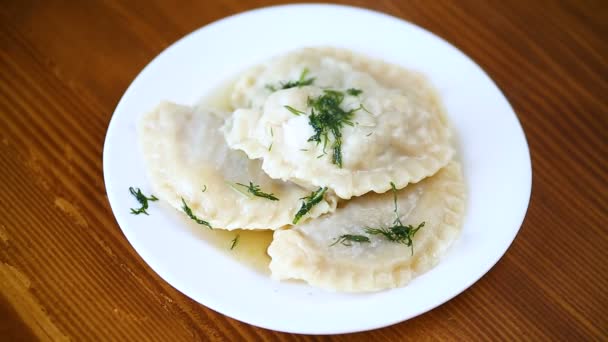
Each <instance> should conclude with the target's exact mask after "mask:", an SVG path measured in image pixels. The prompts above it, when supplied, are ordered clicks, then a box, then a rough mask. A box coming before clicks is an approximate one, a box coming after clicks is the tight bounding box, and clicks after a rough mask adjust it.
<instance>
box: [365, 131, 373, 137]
mask: <svg viewBox="0 0 608 342" xmlns="http://www.w3.org/2000/svg"><path fill="white" fill-rule="evenodd" d="M372 133H373V132H369V133H367V134H366V135H365V136H366V137H369V136H370V135H372Z"/></svg>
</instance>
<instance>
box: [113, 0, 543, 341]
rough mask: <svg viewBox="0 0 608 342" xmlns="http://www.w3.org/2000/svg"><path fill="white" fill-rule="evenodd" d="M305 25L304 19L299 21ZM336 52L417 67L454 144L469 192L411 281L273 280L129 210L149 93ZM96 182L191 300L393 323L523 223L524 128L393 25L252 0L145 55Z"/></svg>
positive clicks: (463, 280)
mask: <svg viewBox="0 0 608 342" xmlns="http://www.w3.org/2000/svg"><path fill="white" fill-rule="evenodd" d="M298 23H306V25H305V26H304V25H302V24H298ZM321 45H330V46H336V47H344V48H348V49H351V50H354V51H357V52H361V53H364V54H367V55H369V56H371V57H377V58H381V59H384V60H385V61H388V62H392V63H396V64H400V65H402V66H405V67H407V68H411V69H414V70H418V71H422V72H424V73H425V74H427V75H428V76H429V77H430V79H431V81H432V83H433V84H434V85H435V86H436V87H437V88H438V90H439V92H440V94H441V96H442V98H443V101H444V104H445V107H446V109H447V112H448V116H449V118H450V119H451V122H452V124H453V126H454V129H455V131H456V134H457V137H458V141H459V144H460V157H461V160H462V162H463V166H464V173H465V179H466V182H467V188H468V203H467V214H466V218H465V222H464V226H463V231H462V235H461V237H460V239H459V240H458V241H457V242H456V243H455V244H454V245H453V247H452V248H451V249H450V250H449V251H448V253H447V255H445V257H444V258H443V259H442V261H441V262H440V263H439V265H438V266H437V267H435V268H434V269H432V270H431V271H429V272H427V273H426V274H423V275H421V276H420V277H418V278H416V279H414V280H413V281H412V282H411V283H410V285H408V286H407V287H404V288H398V289H394V290H390V291H382V292H378V293H371V294H342V293H330V292H325V291H322V290H319V289H315V288H313V287H310V286H308V285H306V284H303V283H297V282H277V281H274V280H272V279H270V278H269V277H268V276H265V275H262V274H259V273H257V272H255V271H254V270H252V269H249V268H247V267H245V266H243V265H242V264H240V263H238V262H237V261H235V260H234V259H233V258H230V257H229V256H226V255H225V254H224V253H221V252H219V251H218V250H217V249H215V248H214V247H212V246H210V245H209V244H208V243H207V242H206V241H204V240H202V239H200V238H198V237H196V236H195V235H194V234H193V232H192V230H190V229H188V228H187V227H185V226H184V224H183V221H181V220H180V219H179V217H178V216H179V215H176V214H175V213H176V211H175V210H173V209H171V208H169V207H168V206H163V205H159V204H156V203H154V204H153V205H152V208H151V210H150V213H151V215H150V216H144V215H139V216H135V215H131V214H130V212H129V208H131V207H134V206H136V203H135V201H134V199H133V198H132V196H131V195H130V194H129V191H128V188H129V187H130V186H136V187H141V188H142V190H143V191H144V193H150V190H151V188H150V185H149V183H148V182H147V180H146V177H145V176H144V175H145V174H146V171H145V169H144V164H143V160H142V157H141V155H140V153H139V149H138V146H137V139H136V133H135V123H136V120H137V118H138V117H139V116H140V114H142V113H144V112H146V111H149V110H151V109H152V108H153V107H154V106H155V105H156V104H157V103H158V102H159V101H160V100H162V99H167V100H171V101H174V102H178V103H182V104H194V103H196V101H197V100H198V99H199V98H200V97H201V96H202V95H204V94H206V93H209V92H210V91H212V90H213V89H214V88H215V87H217V86H219V85H221V84H222V83H223V82H224V81H226V80H227V79H229V78H231V77H233V76H234V75H235V74H236V73H238V72H239V71H242V70H244V69H246V68H247V67H249V66H252V65H255V64H256V63H258V62H261V61H264V60H265V59H267V58H269V57H272V56H275V55H277V54H281V53H284V52H287V51H289V50H292V49H296V48H300V47H305V46H321ZM103 158H104V159H103V164H104V177H105V183H106V189H107V192H108V199H109V200H110V205H111V206H112V210H113V211H114V215H115V216H116V220H117V221H118V224H119V225H120V227H121V228H122V230H123V232H124V234H125V236H126V237H127V239H129V242H130V243H131V244H132V245H133V247H134V248H135V250H136V251H137V252H138V253H139V254H140V255H141V257H142V258H143V259H144V260H145V261H146V262H147V263H148V265H150V267H151V268H152V269H153V270H154V271H156V272H157V273H158V274H159V275H160V276H161V277H162V278H163V279H165V280H166V281H167V282H168V283H169V284H171V285H172V286H174V287H175V288H176V289H178V290H179V291H181V292H182V293H184V294H186V295H187V296H189V297H191V298H193V299H194V300H196V301H198V302H199V303H201V304H203V305H205V306H207V307H209V308H211V309H213V310H216V311H218V312H220V313H223V314H225V315H227V316H230V317H232V318H235V319H237V320H240V321H243V322H246V323H249V324H253V325H256V326H260V327H264V328H268V329H273V330H279V331H285V332H294V333H311V334H333V333H346V332H355V331H363V330H369V329H374V328H379V327H383V326H387V325H390V324H394V323H398V322H401V321H404V320H407V319H409V318H412V317H414V316H416V315H419V314H421V313H424V312H426V311H428V310H431V309H433V308H435V307H437V306H438V305H441V304H442V303H444V302H446V301H447V300H449V299H451V298H453V297H454V296H456V295H458V294H459V293H461V292H462V291H464V290H465V289H466V288H468V287H469V286H471V285H472V284H473V283H474V282H475V281H477V280H478V279H479V278H481V277H482V276H483V275H484V274H485V273H486V272H487V271H488V270H489V269H490V268H491V267H492V266H493V265H494V264H495V263H496V262H497V261H498V259H500V257H501V256H502V255H503V254H504V253H505V251H506V250H507V248H508V247H509V245H510V244H511V242H512V241H513V239H514V238H515V235H516V234H517V231H518V230H519V227H520V226H521V224H522V221H523V218H524V215H525V213H526V209H527V206H528V201H529V198H530V188H531V179H532V171H531V167H530V155H529V151H528V146H527V143H526V139H525V136H524V133H523V130H522V128H521V126H520V124H519V122H518V120H517V117H516V116H515V113H514V112H513V109H512V108H511V106H510V105H509V103H508V102H507V100H506V99H505V97H504V96H503V94H502V93H501V92H500V90H499V89H498V88H497V87H496V85H495V84H494V82H492V80H491V79H490V78H489V77H488V75H486V74H485V73H484V72H483V70H482V69H481V68H480V67H479V66H477V65H476V64H475V63H474V62H473V61H472V60H471V59H469V58H468V57H467V56H465V55H464V54H463V53H462V52H460V51H459V50H458V49H456V48H455V47H453V46H452V45H450V44H449V43H447V42H445V41H444V40H442V39H440V38H438V37H437V36H435V35H433V34H431V33H429V32H427V31H425V30H423V29H421V28H419V27H417V26H414V25H412V24H410V23H407V22H405V21H403V20H400V19H397V18H394V17H391V16H388V15H385V14H382V13H377V12H373V11H369V10H364V9H359V8H354V7H345V6H333V5H289V6H278V7H269V8H263V9H258V10H254V11H250V12H245V13H241V14H238V15H235V16H231V17H228V18H225V19H222V20H220V21H217V22H215V23H212V24H210V25H207V26H205V27H203V28H201V29H199V30H197V31H195V32H193V33H191V34H189V35H187V36H186V37H184V38H182V39H181V40H179V41H178V42H176V43H175V44H173V45H172V46H170V47H169V48H167V49H166V50H165V51H163V52H162V53H161V54H160V55H159V56H158V57H156V58H155V59H154V60H153V61H152V62H150V64H148V66H146V67H145V68H144V70H143V71H142V72H141V73H140V74H139V75H138V76H137V77H136V78H135V80H134V81H133V83H132V84H131V86H130V87H129V88H128V89H127V91H126V92H125V94H124V96H123V97H122V99H121V100H120V102H119V104H118V106H117V107H116V111H115V112H114V116H113V117H112V120H111V122H110V126H109V128H108V133H107V136H106V142H105V146H104V156H103Z"/></svg>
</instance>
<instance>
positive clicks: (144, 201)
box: [129, 187, 158, 215]
mask: <svg viewBox="0 0 608 342" xmlns="http://www.w3.org/2000/svg"><path fill="white" fill-rule="evenodd" d="M129 192H131V195H133V196H135V199H136V200H137V202H139V204H141V208H139V209H133V208H131V214H133V215H139V214H146V215H149V214H148V212H147V211H146V210H147V209H148V201H151V202H154V201H158V198H156V196H154V195H150V196H151V197H146V195H144V194H143V193H142V192H141V190H140V189H139V188H137V189H135V188H133V187H129Z"/></svg>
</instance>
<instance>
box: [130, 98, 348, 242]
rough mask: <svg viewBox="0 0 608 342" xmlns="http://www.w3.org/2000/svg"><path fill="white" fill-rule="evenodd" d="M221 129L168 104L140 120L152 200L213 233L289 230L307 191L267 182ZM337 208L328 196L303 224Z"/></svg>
mask: <svg viewBox="0 0 608 342" xmlns="http://www.w3.org/2000/svg"><path fill="white" fill-rule="evenodd" d="M222 123H223V119H222V118H221V117H220V116H219V115H214V114H213V113H211V112H207V111H205V110H204V109H202V108H200V107H197V108H196V109H193V108H191V107H187V106H181V105H177V104H174V103H170V102H163V103H161V104H160V105H159V106H158V107H157V108H156V109H155V110H154V111H152V112H150V113H148V114H146V115H144V116H143V117H142V119H141V121H140V122H139V126H138V131H139V139H140V145H141V147H142V150H143V156H144V159H145V162H146V164H147V169H148V175H149V177H150V180H151V183H152V186H153V188H154V191H155V194H156V196H157V197H159V198H160V199H163V200H166V201H167V202H168V203H170V204H171V205H172V206H174V207H175V208H177V209H179V210H183V209H184V204H186V205H187V206H188V208H190V209H191V210H192V215H194V216H196V217H197V218H198V219H200V220H204V221H207V222H208V223H209V224H210V225H211V226H212V227H213V228H223V229H229V230H231V229H237V228H241V229H277V228H279V227H282V226H284V225H287V224H290V223H291V222H292V221H293V219H294V217H295V215H296V213H297V211H298V209H299V208H300V206H301V203H302V200H301V198H303V197H306V196H308V195H310V193H311V190H308V189H304V188H302V187H300V186H298V185H295V184H293V183H290V182H284V181H281V180H274V179H271V178H270V177H268V176H267V175H266V174H265V173H264V172H263V171H262V170H261V165H260V164H261V163H260V161H259V160H250V159H248V158H247V156H246V155H245V154H244V153H243V152H241V151H235V150H230V149H229V148H228V146H227V145H226V143H225V141H224V138H223V135H222V133H221V131H220V130H219V128H220V126H221V125H222ZM250 182H251V183H250ZM239 184H242V185H239ZM256 187H257V188H256ZM250 189H251V190H252V191H250ZM256 189H257V191H256ZM254 193H257V194H258V195H261V196H263V194H265V195H268V196H266V197H260V196H257V195H254ZM269 196H270V197H271V198H276V199H277V200H273V199H271V198H269ZM335 207H336V201H335V199H334V198H333V197H332V196H331V195H326V196H325V199H324V200H322V201H321V202H320V203H318V204H317V205H315V206H314V207H313V208H312V209H311V210H310V212H309V213H308V214H307V215H306V217H305V218H310V217H316V216H319V215H321V214H323V213H327V212H330V211H333V210H334V209H335Z"/></svg>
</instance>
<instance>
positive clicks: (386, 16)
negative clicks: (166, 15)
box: [102, 3, 533, 335]
mask: <svg viewBox="0 0 608 342" xmlns="http://www.w3.org/2000/svg"><path fill="white" fill-rule="evenodd" d="M304 7H323V8H334V9H338V10H348V11H353V10H354V11H359V12H365V14H366V15H374V16H380V17H383V19H385V20H392V21H397V22H399V23H401V24H406V25H407V26H409V27H410V28H414V29H416V30H420V31H423V32H424V33H426V34H428V35H431V36H433V37H434V38H435V39H438V40H440V41H441V42H442V43H443V44H445V45H447V46H449V47H451V48H452V49H453V50H455V51H457V52H458V53H459V54H460V55H461V56H462V57H464V58H465V59H467V60H468V61H469V62H470V63H472V64H473V65H474V66H475V67H476V68H478V69H479V71H480V72H481V73H482V74H483V75H484V76H485V77H486V78H487V79H488V80H489V81H490V82H491V84H492V85H493V86H495V87H496V89H497V91H498V92H499V93H500V95H502V97H504V99H505V102H506V104H507V105H508V108H509V110H510V112H511V113H512V114H513V116H514V119H515V121H516V123H517V126H518V127H517V128H518V131H519V133H520V135H521V136H520V138H523V145H524V147H525V153H526V155H527V158H526V160H525V161H526V163H527V166H528V167H527V171H528V172H527V175H526V176H527V184H526V189H527V190H526V194H525V201H524V202H525V203H523V202H522V204H524V205H523V208H524V209H523V212H521V213H518V214H519V215H518V218H517V220H516V221H517V222H519V224H518V225H517V229H515V230H514V232H513V234H512V236H511V237H510V239H509V241H508V243H505V244H504V246H505V247H504V251H502V252H501V253H499V254H498V257H497V258H496V259H495V260H492V261H491V262H489V267H487V269H485V270H484V271H483V272H481V274H480V275H479V277H471V278H470V279H469V281H468V282H467V283H466V284H464V285H463V286H462V288H461V289H459V290H458V291H454V292H453V293H451V294H450V295H448V296H446V297H444V298H443V300H440V301H436V302H434V303H432V304H431V305H427V306H426V307H423V308H420V309H419V310H418V311H417V312H414V313H412V314H409V315H405V317H397V318H395V319H393V320H386V321H385V322H384V323H382V324H376V325H373V326H364V327H360V328H353V329H336V330H332V331H310V330H307V329H282V328H277V327H276V326H273V325H272V324H262V323H260V322H252V321H250V320H246V319H243V318H241V317H236V316H238V315H234V314H230V313H227V312H226V310H222V309H219V308H217V306H216V305H215V304H209V303H203V302H201V301H199V300H198V299H196V298H194V297H193V296H192V295H191V294H188V293H187V291H184V289H183V288H180V287H178V286H176V285H174V283H172V282H170V281H168V280H167V277H165V276H163V275H161V272H159V271H158V270H157V266H155V265H153V264H152V263H151V262H149V259H148V258H145V257H144V256H143V255H142V252H141V249H142V248H143V247H141V246H139V248H138V247H136V245H138V243H137V242H134V240H133V236H131V237H129V234H128V233H127V231H126V230H128V228H123V224H125V223H126V222H124V220H123V223H122V224H121V218H119V217H120V216H121V215H120V214H118V213H119V211H118V210H116V208H115V206H114V205H113V204H112V203H113V202H114V203H116V201H113V200H112V198H113V197H114V194H110V190H109V186H108V184H109V183H111V180H108V174H109V170H108V168H109V166H108V165H109V164H111V163H109V162H108V158H110V156H109V155H108V153H109V152H108V144H110V143H109V141H110V139H111V133H112V132H113V131H114V130H116V129H113V127H114V126H116V125H117V124H116V121H117V119H116V117H117V116H118V115H117V113H118V112H119V111H120V108H121V107H122V106H124V102H125V101H127V100H128V96H130V95H131V92H132V91H133V88H134V84H136V83H137V80H138V79H140V78H141V77H142V75H143V74H145V73H146V72H147V70H149V69H150V68H151V66H152V65H153V64H154V63H155V62H157V61H158V60H159V59H161V58H163V56H165V55H166V54H167V53H168V51H170V50H174V49H176V48H177V47H179V46H180V45H181V44H182V43H183V42H184V41H186V40H187V39H189V38H191V37H193V36H195V35H196V34H198V33H199V32H201V31H202V30H205V29H209V28H210V27H215V26H219V25H222V24H225V23H227V22H229V21H233V20H236V19H238V18H239V17H242V16H244V15H256V14H258V13H259V12H264V11H273V10H282V9H290V10H294V9H295V10H297V9H298V8H304ZM142 111H143V109H142ZM102 158H103V175H104V185H105V187H106V193H107V197H108V202H109V204H110V207H111V209H112V213H113V215H114V217H115V219H116V221H117V224H118V226H119V227H120V229H121V231H122V233H123V235H124V236H125V237H126V238H127V240H128V241H129V244H130V245H131V246H132V247H133V249H134V250H135V251H136V252H137V254H138V255H140V257H141V258H142V260H143V261H144V262H145V263H146V264H147V265H148V267H150V269H152V270H153V271H154V272H155V273H156V274H158V276H159V277H160V278H161V279H163V281H165V282H166V283H168V284H169V285H170V286H172V287H173V288H175V289H176V290H177V291H179V292H181V293H182V294H184V295H185V296H187V297H189V298H190V299H192V300H194V301H196V302H198V303H199V304H201V305H203V306H205V307H206V308H209V309H211V310H213V311H216V312H218V313H221V314H223V315H226V316H228V317H231V318H233V319H236V320H238V321H241V322H245V323H247V324H250V325H254V326H257V327H261V328H265V329H271V330H275V331H282V332H289V333H299V334H319V335H326V334H339V333H354V332H361V331H367V330H372V329H378V328H383V327H386V326H390V325H393V324H396V323H400V322H404V321H407V320H409V319H412V318H414V317H417V316H419V315H421V314H423V313H426V312H428V311H431V310H433V309H435V308H437V307H439V306H441V305H443V304H444V303H446V302H448V301H449V300H451V299H453V298H455V297H456V296H458V295H460V294H462V293H463V292H464V291H466V290H467V289H468V288H470V287H471V286H472V285H473V284H475V283H476V282H478V281H479V280H481V278H483V277H484V276H485V275H486V274H487V273H488V272H489V271H490V270H491V269H492V268H493V267H494V266H495V265H496V264H497V263H498V262H499V261H500V259H502V257H503V256H504V255H505V254H506V252H507V251H508V249H509V248H510V247H511V245H512V244H513V241H514V240H515V238H516V236H517V234H518V233H519V231H520V229H521V227H522V225H523V223H524V219H525V217H526V214H527V211H528V209H529V203H530V198H531V191H532V172H533V170H532V163H531V155H530V148H529V144H528V141H527V138H526V135H525V132H524V130H523V127H522V125H521V122H520V120H519V117H518V116H517V114H516V112H515V110H514V109H513V107H512V105H511V104H510V102H509V101H508V98H507V96H506V95H505V93H504V92H503V91H502V90H501V89H500V88H499V87H498V85H497V84H496V83H495V82H494V80H493V79H492V78H491V77H490V76H489V75H488V73H487V72H486V71H485V70H484V69H483V68H482V67H481V66H480V65H479V64H477V63H476V62H475V61H474V60H473V59H472V58H471V57H469V56H468V55H466V54H465V53H464V52H463V51H461V50H460V49H459V48H458V47H456V46H454V45H453V44H451V43H450V42H448V41H446V40H445V39H443V38H442V37H440V36H438V35H436V34H435V33H433V32H431V31H429V30H427V29H425V28H423V27H420V26H418V25H416V24H414V23H412V22H409V21H407V20H405V19H402V18H399V17H396V16H393V15H390V14H387V13H383V12H379V11H375V10H371V9H368V8H363V7H357V6H351V5H337V4H322V3H301V4H287V5H274V6H266V7H259V8H255V9H252V10H248V11H244V12H239V13H236V14H232V15H230V16H227V17H224V18H221V19H219V20H216V21H213V22H211V23H209V24H206V25H203V26H201V27H199V28H197V29H195V30H193V31H192V32H189V33H187V34H186V35H184V36H182V37H181V38H179V39H178V40H176V41H175V42H173V43H172V44H170V45H169V46H167V47H166V48H165V49H164V50H163V51H161V52H160V53H159V54H158V55H156V56H155V57H154V58H152V59H151V60H150V61H149V62H148V64H146V66H145V67H144V68H143V69H142V70H141V71H140V72H139V73H138V74H137V76H136V77H135V78H134V79H133V80H132V81H131V83H130V84H129V86H128V87H127V89H126V90H125V92H124V94H123V95H122V96H121V98H120V100H119V101H118V103H117V105H116V108H115V110H114V112H113V114H112V117H111V119H110V122H109V124H108V129H107V131H106V135H105V139H104V145H103V157H102ZM466 185H467V188H468V187H469V184H468V183H467V184H466ZM469 200H470V199H467V202H468V201H469ZM468 214H469V212H468V208H467V214H465V215H468ZM505 242H506V241H505ZM144 254H145V253H144Z"/></svg>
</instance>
